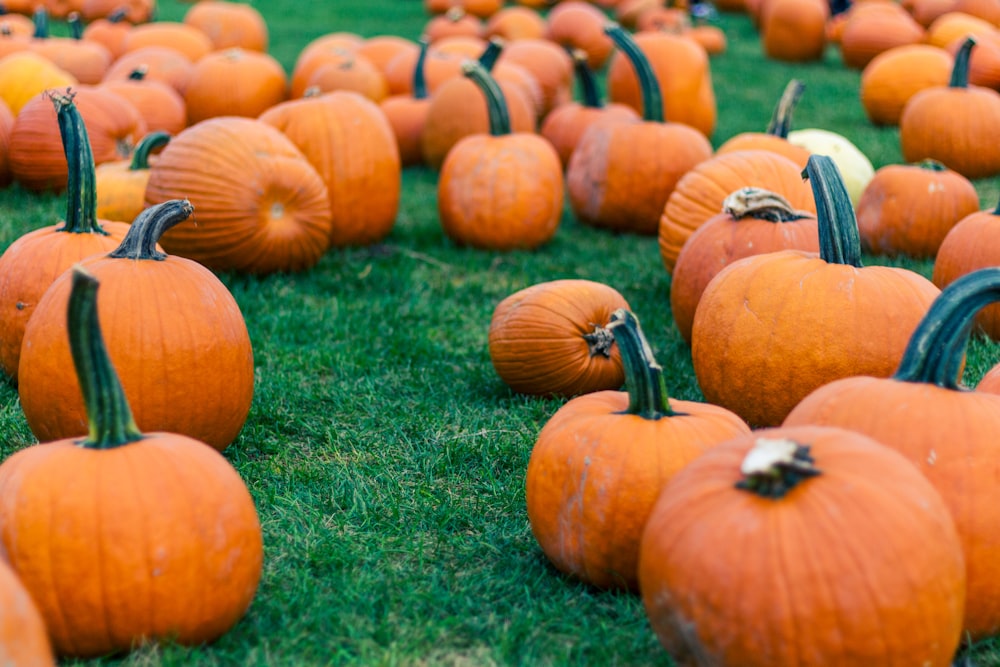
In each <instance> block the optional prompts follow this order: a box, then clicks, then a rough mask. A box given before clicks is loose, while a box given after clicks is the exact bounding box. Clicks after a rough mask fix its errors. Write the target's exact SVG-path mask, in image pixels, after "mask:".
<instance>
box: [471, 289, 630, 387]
mask: <svg viewBox="0 0 1000 667" xmlns="http://www.w3.org/2000/svg"><path fill="white" fill-rule="evenodd" d="M628 307H629V306H628V303H627V302H626V301H625V298H624V297H623V296H622V295H621V294H619V293H618V291H617V290H615V289H614V288H613V287H610V286H608V285H604V284H602V283H598V282H594V281H590V280H578V279H564V280H553V281H548V282H544V283H538V284H535V285H531V286H529V287H526V288H524V289H522V290H519V291H517V292H515V293H514V294H511V295H510V296H508V297H506V298H505V299H503V300H502V301H501V302H500V303H499V304H498V305H497V307H496V308H495V309H494V311H493V316H492V318H491V319H490V328H489V343H488V344H489V353H490V361H491V362H492V363H493V368H494V369H495V370H496V372H497V375H499V376H500V379H502V380H503V381H504V382H505V383H507V385H508V386H510V388H511V389H513V390H514V391H516V392H520V393H524V394H538V395H548V394H551V395H557V396H575V395H576V394H583V393H587V392H592V391H599V390H602V389H619V388H620V387H621V385H622V383H623V382H624V381H625V372H624V371H623V370H622V363H621V357H620V355H619V352H618V346H617V345H611V346H610V348H609V354H608V356H604V355H602V354H598V355H596V356H591V354H590V345H589V344H588V342H587V340H586V339H584V336H585V335H588V334H590V333H592V332H593V331H594V328H595V326H599V327H604V326H605V325H606V324H607V323H608V321H609V320H610V318H611V313H613V312H614V311H615V310H617V309H618V308H626V309H627V308H628ZM610 336H611V334H610V333H608V337H610Z"/></svg>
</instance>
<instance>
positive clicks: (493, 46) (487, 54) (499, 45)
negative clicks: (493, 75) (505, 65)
mask: <svg viewBox="0 0 1000 667" xmlns="http://www.w3.org/2000/svg"><path fill="white" fill-rule="evenodd" d="M503 47H504V41H503V40H502V39H500V38H499V37H490V41H489V43H488V44H487V45H486V48H485V49H484V50H483V52H482V53H481V54H479V59H478V60H479V64H480V65H482V66H483V69H485V70H486V71H487V72H492V71H493V67H494V66H495V65H496V64H497V60H498V59H499V58H500V52H501V51H503Z"/></svg>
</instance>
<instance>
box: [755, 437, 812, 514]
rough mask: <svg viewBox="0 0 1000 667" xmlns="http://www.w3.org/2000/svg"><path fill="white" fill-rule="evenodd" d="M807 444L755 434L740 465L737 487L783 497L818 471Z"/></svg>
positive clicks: (759, 494)
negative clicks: (755, 439)
mask: <svg viewBox="0 0 1000 667" xmlns="http://www.w3.org/2000/svg"><path fill="white" fill-rule="evenodd" d="M814 463H815V461H814V460H813V457H812V455H811V454H810V453H809V445H804V444H802V443H800V442H796V441H794V440H789V439H787V438H777V439H776V438H757V441H756V442H754V446H753V448H752V449H751V450H750V451H749V452H747V455H746V458H744V459H743V463H742V464H741V465H740V472H741V473H742V474H743V478H742V479H741V480H740V481H738V482H736V488H737V489H742V490H744V491H749V492H751V493H754V494H756V495H758V496H760V497H762V498H772V499H779V498H784V497H785V496H786V495H787V494H788V492H789V491H791V490H792V489H794V488H795V487H796V486H798V484H799V483H800V482H802V481H803V480H805V479H808V478H809V477H815V476H816V475H819V474H820V472H821V471H820V470H819V469H818V468H816V466H814V465H813V464H814Z"/></svg>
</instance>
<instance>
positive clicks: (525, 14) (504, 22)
mask: <svg viewBox="0 0 1000 667" xmlns="http://www.w3.org/2000/svg"><path fill="white" fill-rule="evenodd" d="M547 28H548V26H547V24H546V22H545V18H543V17H542V15H541V14H539V13H538V12H536V11H535V10H533V9H528V8H527V7H518V6H516V5H515V6H511V7H504V8H503V9H501V10H500V11H498V12H497V13H496V14H493V16H491V17H490V18H489V20H488V21H486V24H485V25H484V26H483V37H485V38H487V39H489V38H490V37H500V38H501V39H505V40H507V41H513V40H515V39H542V38H544V37H545V33H546V30H547Z"/></svg>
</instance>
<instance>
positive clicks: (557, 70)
mask: <svg viewBox="0 0 1000 667" xmlns="http://www.w3.org/2000/svg"><path fill="white" fill-rule="evenodd" d="M509 63H513V64H516V65H520V66H522V67H524V68H525V69H526V70H527V71H528V72H529V73H530V74H531V75H532V76H533V77H534V78H535V80H536V81H537V82H538V85H539V86H540V87H541V92H542V99H541V105H540V108H539V112H538V117H539V118H544V117H545V116H546V114H548V113H549V111H551V110H552V109H554V108H555V107H557V106H559V105H560V104H562V103H563V102H566V101H568V100H570V99H571V98H572V97H573V95H572V89H573V59H572V58H571V57H570V55H569V54H568V53H566V50H565V49H563V48H562V47H561V46H559V45H558V44H555V43H553V42H551V41H549V40H548V39H518V40H515V41H513V42H511V43H510V44H507V45H506V46H505V47H504V49H503V53H501V54H500V58H499V60H498V61H497V66H498V67H500V66H503V65H505V64H509Z"/></svg>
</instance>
